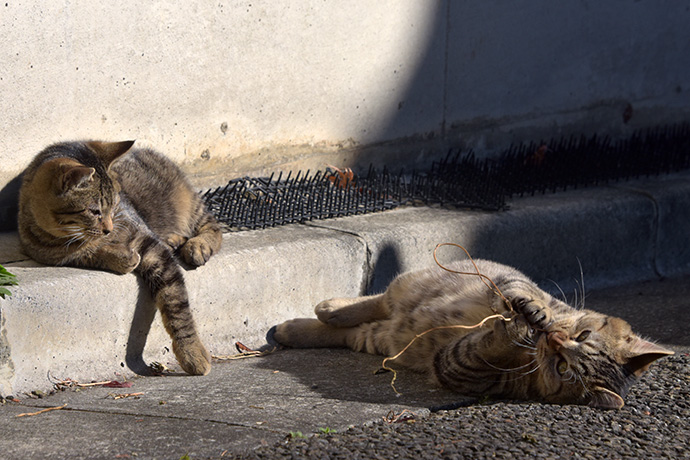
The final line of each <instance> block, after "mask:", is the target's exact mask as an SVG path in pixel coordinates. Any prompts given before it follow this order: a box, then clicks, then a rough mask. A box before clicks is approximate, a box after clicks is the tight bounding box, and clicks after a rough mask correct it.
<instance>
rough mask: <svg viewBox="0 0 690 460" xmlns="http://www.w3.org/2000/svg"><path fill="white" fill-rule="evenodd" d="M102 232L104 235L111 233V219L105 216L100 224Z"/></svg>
mask: <svg viewBox="0 0 690 460" xmlns="http://www.w3.org/2000/svg"><path fill="white" fill-rule="evenodd" d="M101 227H102V230H101V231H102V232H103V234H104V235H108V234H109V233H110V232H112V231H113V219H112V218H111V217H110V216H105V217H104V218H103V221H102V222H101Z"/></svg>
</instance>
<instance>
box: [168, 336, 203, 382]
mask: <svg viewBox="0 0 690 460" xmlns="http://www.w3.org/2000/svg"><path fill="white" fill-rule="evenodd" d="M173 352H174V353H175V357H176V358H177V362H178V363H180V366H181V367H182V370H184V371H185V372H186V373H187V374H190V375H206V374H208V373H209V372H210V371H211V354H210V353H209V352H208V350H207V349H206V347H204V344H202V343H201V341H200V340H199V339H196V340H190V341H187V340H186V341H184V342H175V341H174V342H173Z"/></svg>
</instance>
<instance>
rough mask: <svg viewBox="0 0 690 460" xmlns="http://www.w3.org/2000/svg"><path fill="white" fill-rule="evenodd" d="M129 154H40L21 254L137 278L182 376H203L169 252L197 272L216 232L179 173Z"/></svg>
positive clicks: (152, 158)
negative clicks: (149, 295)
mask: <svg viewBox="0 0 690 460" xmlns="http://www.w3.org/2000/svg"><path fill="white" fill-rule="evenodd" d="M133 144H134V141H126V142H117V143H105V142H71V143H62V144H55V145H52V146H50V147H48V148H46V149H45V150H44V151H42V152H41V153H39V154H38V155H37V156H36V158H34V160H33V161H32V162H31V164H30V165H29V166H28V168H27V169H26V171H25V172H24V177H23V180H22V186H21V189H20V196H19V217H18V220H19V237H20V240H21V243H22V248H23V250H24V252H26V254H28V255H29V256H31V257H32V258H33V259H35V260H37V261H38V262H42V263H45V264H50V265H72V266H75V267H87V268H99V269H105V270H112V271H114V272H116V273H129V272H131V271H136V272H138V273H139V274H140V275H141V277H142V278H143V280H144V281H145V283H146V284H147V286H148V287H149V289H150V290H151V293H152V295H153V297H154V299H155V302H156V306H157V307H158V309H159V311H160V313H161V317H162V318H163V323H164V324H165V328H166V329H167V331H168V333H169V334H170V336H171V337H172V341H173V351H174V352H175V356H176V357H177V360H178V361H179V363H180V365H181V366H182V368H183V369H184V370H185V371H186V372H187V373H189V374H196V375H203V374H207V373H208V372H209V370H210V369H211V363H210V355H209V353H208V351H207V350H206V348H205V347H204V345H203V344H202V343H201V339H200V338H199V335H198V333H197V331H196V327H195V325H194V320H193V318H192V313H191V311H190V308H189V302H188V299H187V290H186V288H185V284H184V278H183V274H182V271H181V268H180V266H179V264H178V262H177V261H176V259H175V256H174V254H173V252H174V251H179V253H180V255H181V257H182V258H183V259H184V260H185V262H187V263H188V264H190V265H193V266H199V265H203V264H205V263H206V261H207V260H208V259H209V258H210V257H211V255H213V254H214V253H215V252H217V251H218V250H219V249H220V245H221V240H222V235H221V231H220V227H219V225H218V223H217V222H216V221H215V219H214V218H213V217H212V216H211V215H210V214H209V213H208V212H207V211H206V209H205V208H204V205H203V203H202V202H201V200H200V198H199V196H198V195H197V193H196V192H195V191H194V190H193V189H192V187H191V186H190V185H189V183H188V182H187V180H186V179H185V177H184V176H183V174H182V172H181V171H180V169H179V168H178V167H177V166H175V165H174V164H173V163H172V162H171V161H170V160H168V159H166V158H165V157H164V156H162V155H160V154H158V153H156V152H154V151H152V150H148V149H131V147H132V145H133ZM125 154H126V155H125Z"/></svg>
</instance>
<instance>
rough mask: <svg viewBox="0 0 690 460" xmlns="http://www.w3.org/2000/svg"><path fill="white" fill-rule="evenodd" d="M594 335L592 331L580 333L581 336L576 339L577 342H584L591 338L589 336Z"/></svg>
mask: <svg viewBox="0 0 690 460" xmlns="http://www.w3.org/2000/svg"><path fill="white" fill-rule="evenodd" d="M591 333H592V331H582V332H580V335H578V336H577V338H576V339H575V341H576V342H584V341H585V340H587V339H588V338H589V335H590V334H591Z"/></svg>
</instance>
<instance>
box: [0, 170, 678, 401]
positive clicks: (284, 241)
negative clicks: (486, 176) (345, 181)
mask: <svg viewBox="0 0 690 460" xmlns="http://www.w3.org/2000/svg"><path fill="white" fill-rule="evenodd" d="M689 222H690V173H680V174H673V175H669V176H665V177H661V178H652V179H644V180H637V181H630V182H626V183H621V184H618V185H611V186H606V187H598V188H589V189H584V190H574V191H568V192H561V193H556V194H549V195H539V196H534V197H525V198H519V199H514V200H512V202H511V208H510V210H508V211H504V212H482V211H472V210H451V209H441V208H427V207H408V208H402V209H397V210H393V211H388V212H383V213H378V214H369V215H363V216H354V217H346V218H338V219H331V220H323V221H315V222H310V223H306V224H303V225H288V226H284V227H279V228H273V229H267V230H257V231H249V232H238V233H229V234H226V235H225V236H224V242H223V244H224V246H223V249H222V251H221V252H220V253H219V254H218V255H217V256H215V257H214V258H212V259H211V260H210V261H209V263H208V264H207V265H205V266H204V267H200V268H198V269H196V270H190V271H187V272H186V274H185V279H186V282H187V287H188V290H189V294H190V300H191V304H192V308H193V311H194V314H195V318H196V322H197V325H198V328H199V330H200V332H201V335H202V338H203V340H204V342H205V344H206V345H207V347H208V348H209V349H210V351H211V353H212V354H214V355H227V354H233V353H235V347H234V343H235V342H236V341H241V342H242V343H244V344H246V345H248V346H253V347H258V346H261V345H262V344H264V340H265V334H266V331H267V330H268V329H269V328H270V327H271V326H272V325H274V324H276V323H279V322H281V321H284V320H286V319H289V318H293V317H298V316H312V315H313V306H314V305H315V304H316V303H318V302H319V301H321V300H323V299H326V298H329V297H334V296H356V295H361V294H362V293H365V292H380V291H382V290H383V289H385V286H386V285H387V284H388V283H389V282H390V281H391V280H392V278H393V277H394V276H395V275H396V274H397V273H399V272H402V271H407V270H412V269H419V268H423V267H427V266H430V265H432V264H434V260H433V256H432V253H433V250H434V248H435V247H436V245H437V244H439V243H457V244H461V245H463V246H464V247H466V248H467V249H468V250H469V251H470V253H471V254H472V256H473V257H475V258H486V259H492V260H497V261H499V262H503V263H507V264H510V265H513V266H516V267H517V268H519V269H521V270H523V271H524V272H525V273H527V274H528V275H530V276H531V277H532V278H533V279H535V280H537V281H538V282H540V284H541V285H542V286H543V287H544V288H546V289H550V290H552V291H554V290H556V289H557V288H556V287H555V285H554V284H553V283H552V282H551V281H550V280H553V282H555V283H558V285H559V286H560V287H561V288H563V289H564V290H565V291H566V292H572V289H579V288H578V287H577V286H578V285H579V283H581V280H580V277H581V275H580V264H581V266H582V272H583V274H584V275H583V279H582V280H583V281H584V284H585V286H587V287H604V286H612V285H616V284H621V283H624V282H629V281H634V280H643V279H651V278H655V277H659V276H676V275H682V274H686V273H690V244H688V243H689V237H688V231H687V227H688V223H689ZM18 244H19V242H18V238H17V235H16V234H14V233H10V234H2V235H0V263H2V264H3V265H4V266H5V267H6V268H8V269H9V270H10V271H11V272H12V273H14V274H16V275H17V279H18V281H19V285H18V286H15V287H12V289H11V290H12V296H11V297H8V298H6V299H4V300H0V393H1V394H2V395H8V394H19V393H22V392H28V391H32V390H36V389H46V388H49V387H50V381H49V375H50V376H53V377H55V378H58V379H65V378H72V379H76V380H79V381H90V380H93V379H96V380H100V379H109V378H112V377H114V376H115V374H116V373H120V374H125V375H131V374H132V373H135V372H138V371H140V370H141V369H142V368H143V367H144V366H145V365H146V364H147V363H150V362H151V361H159V362H162V363H164V364H166V365H169V366H170V367H173V368H178V367H177V366H176V363H175V358H174V356H173V355H172V353H171V351H170V340H169V338H168V336H167V334H166V333H165V331H164V329H163V327H162V325H161V323H160V321H159V319H158V318H157V315H156V313H155V310H154V308H153V306H152V304H151V299H150V296H149V294H148V293H147V292H146V290H145V288H144V286H143V285H142V284H141V283H140V282H139V279H138V278H137V276H135V275H124V276H122V275H115V274H112V273H108V272H102V271H95V270H83V269H75V268H69V267H46V266H41V265H39V264H37V263H35V262H33V261H31V260H29V259H28V258H27V257H26V256H24V255H22V254H21V253H20V252H19V250H18V247H19V246H18ZM438 254H439V260H440V261H441V262H442V263H446V262H449V261H450V260H453V259H456V258H461V257H464V254H462V253H461V251H460V250H458V249H456V248H452V247H444V248H441V249H439V253H438Z"/></svg>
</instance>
